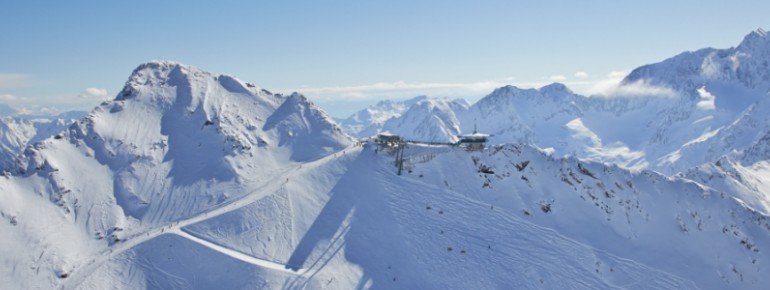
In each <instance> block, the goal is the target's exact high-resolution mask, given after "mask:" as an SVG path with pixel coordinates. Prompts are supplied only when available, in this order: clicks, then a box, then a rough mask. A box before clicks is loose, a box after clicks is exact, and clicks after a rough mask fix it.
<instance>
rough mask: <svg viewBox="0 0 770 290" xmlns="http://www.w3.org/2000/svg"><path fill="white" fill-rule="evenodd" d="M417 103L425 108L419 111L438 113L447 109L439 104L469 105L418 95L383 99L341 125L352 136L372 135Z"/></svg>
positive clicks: (458, 106)
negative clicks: (403, 98)
mask: <svg viewBox="0 0 770 290" xmlns="http://www.w3.org/2000/svg"><path fill="white" fill-rule="evenodd" d="M415 105H418V107H423V109H416V110H417V111H419V110H426V109H427V110H429V111H432V110H434V109H435V110H437V111H436V112H437V115H441V114H442V113H440V112H438V111H440V110H442V109H446V108H438V109H436V107H437V106H438V107H446V106H450V107H451V108H458V109H461V108H463V107H467V106H468V104H467V103H466V102H465V100H463V99H457V100H447V99H438V98H429V97H427V96H417V97H414V98H411V99H408V100H404V101H393V100H383V101H379V102H377V104H375V105H373V106H369V107H368V108H366V109H363V110H361V111H358V112H356V113H354V114H353V115H351V116H350V117H348V118H346V119H343V120H341V121H340V126H341V127H342V129H343V130H344V131H345V132H346V133H348V134H350V135H351V136H355V137H358V138H366V137H371V136H374V135H376V134H377V133H379V132H381V131H383V127H385V124H386V123H387V122H388V121H389V120H390V119H395V118H398V117H401V116H402V115H403V114H404V113H405V112H407V111H408V110H410V109H411V108H412V107H413V106H415ZM428 107H430V108H428ZM446 113H448V114H454V113H453V112H448V111H446V110H444V114H446ZM416 114H417V112H411V115H412V116H415V115H416ZM408 125H409V124H405V126H408ZM388 126H390V127H396V126H398V125H397V124H390V125H388ZM412 129H414V128H412ZM436 129H437V130H438V131H441V130H443V129H445V128H443V127H441V128H436ZM385 130H387V129H385ZM438 131H437V132H438ZM439 134H440V133H437V135H439ZM439 138H440V139H446V138H445V137H444V136H443V135H442V136H440V137H439Z"/></svg>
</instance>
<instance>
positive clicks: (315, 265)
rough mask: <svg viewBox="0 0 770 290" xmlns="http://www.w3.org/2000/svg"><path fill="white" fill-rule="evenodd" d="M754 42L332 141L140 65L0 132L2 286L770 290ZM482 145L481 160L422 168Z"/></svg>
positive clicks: (306, 111)
mask: <svg viewBox="0 0 770 290" xmlns="http://www.w3.org/2000/svg"><path fill="white" fill-rule="evenodd" d="M769 39H770V37H768V36H767V34H766V33H765V32H764V31H762V30H758V31H755V32H753V33H752V34H750V35H748V36H747V37H746V39H745V40H744V42H743V43H742V44H741V45H739V46H738V47H736V48H731V49H726V50H715V49H706V50H700V51H697V52H693V53H684V54H682V55H679V56H676V57H674V58H671V59H669V60H666V61H664V62H661V63H659V64H653V65H649V66H644V67H641V68H639V69H637V70H634V71H633V72H632V73H631V74H630V75H629V76H628V77H627V78H626V80H625V81H624V82H625V83H626V84H636V85H638V84H640V83H643V84H645V85H650V86H655V87H658V88H666V89H664V90H657V91H656V92H674V93H673V95H666V96H617V97H614V98H613V97H606V96H605V97H600V96H592V97H584V96H580V95H576V94H574V93H573V92H571V91H570V90H569V89H568V88H567V87H566V86H564V85H561V84H552V85H549V86H545V87H543V88H539V89H520V88H516V87H513V86H506V87H502V88H499V89H496V90H495V91H494V92H492V93H491V94H490V95H489V96H487V97H485V98H484V99H482V100H480V101H479V102H477V103H475V104H473V105H469V104H467V103H465V102H463V101H460V100H446V99H437V98H429V97H418V98H415V99H412V100H409V101H405V102H381V103H379V104H378V105H376V106H374V107H372V108H369V109H367V110H366V111H362V112H360V113H358V114H356V115H354V116H352V117H351V118H349V119H347V120H344V121H343V122H342V127H341V126H339V125H337V124H336V123H335V122H334V120H333V119H332V118H331V117H330V116H328V115H327V114H326V113H325V112H324V111H323V110H321V109H320V108H319V107H318V106H316V105H315V104H314V103H313V102H311V101H309V100H308V99H307V98H306V97H305V96H302V95H300V94H297V93H294V94H290V95H282V94H274V93H271V92H269V91H267V90H264V89H261V88H258V87H256V86H255V85H253V84H250V83H246V82H243V81H241V80H239V79H237V78H234V77H231V76H227V75H218V74H213V73H209V72H206V71H203V70H201V69H198V68H195V67H192V66H188V65H184V64H180V63H176V62H169V61H154V62H149V63H146V64H142V65H140V66H139V67H138V68H137V69H136V70H135V71H134V72H133V73H132V74H131V75H130V77H129V79H128V81H127V82H126V85H125V87H124V88H123V90H122V91H121V92H120V93H119V94H118V95H117V97H116V98H115V99H114V100H113V101H109V102H105V103H103V104H101V105H99V106H98V107H96V108H95V109H94V110H93V111H91V112H89V113H88V114H87V115H86V116H85V117H83V118H81V119H77V120H72V121H70V122H67V121H62V122H57V123H55V124H56V126H58V127H55V128H56V129H55V130H54V129H40V128H43V127H45V128H49V127H46V126H48V125H46V126H43V127H41V126H42V125H34V124H33V123H24V122H22V121H17V120H15V119H3V123H0V125H3V126H5V127H0V129H2V130H0V133H2V136H3V138H4V139H3V142H4V143H1V144H3V146H4V147H3V149H4V150H5V151H4V153H3V154H4V155H3V156H2V158H3V159H1V160H2V161H3V163H2V165H3V166H4V170H5V171H4V174H3V176H0V232H2V233H3V235H2V236H0V285H3V286H2V288H4V289H5V288H8V289H144V288H150V289H253V288H267V289H359V288H366V289H369V288H377V289H518V288H538V289H543V288H544V289H616V288H618V289H767V288H768V287H770V275H767V273H768V271H767V269H766V265H767V264H768V263H770V216H769V215H768V214H769V213H770V195H768V189H769V188H768V186H767V184H770V161H769V160H770V149H769V148H770V147H768V146H769V145H768V144H770V143H768V140H770V137H768V136H770V134H769V133H768V132H767V128H768V125H770V122H768V121H770V120H768V117H767V116H768V112H767V108H770V106H768V105H767V102H768V101H767V99H768V97H767V92H768V89H770V79H769V78H768V77H769V76H770V74H768V73H767V72H768V70H767V69H768V67H767V66H768V65H767V63H768V62H767V61H768V60H770V57H768V56H769V54H768V53H767V52H768V51H770V50H768V49H770V40H769ZM738 60H740V61H738ZM683 71H684V72H688V73H682V72H683ZM667 94H668V93H667ZM17 123H18V124H17ZM46 124H48V123H46ZM52 124H53V123H52ZM67 124H69V125H67ZM474 125H477V126H478V128H479V129H480V131H482V132H487V133H492V134H494V135H493V137H492V138H493V140H492V141H493V142H492V143H491V144H488V146H487V147H486V148H485V149H483V150H480V151H468V150H466V149H464V148H461V147H458V146H451V145H435V144H436V143H430V144H433V145H429V142H454V141H456V140H457V135H458V134H461V133H467V132H470V131H472V130H473V128H474ZM34 126H37V127H34ZM33 127H34V128H36V129H35V130H32V129H31V128H33ZM51 128H53V127H51ZM342 128H344V129H345V130H346V131H348V132H350V133H351V134H350V135H354V136H357V137H368V136H371V135H373V134H376V133H377V132H381V131H390V132H394V133H398V134H401V135H402V136H404V137H405V138H407V139H411V140H419V141H426V143H419V142H410V143H404V144H400V145H399V146H396V147H394V146H387V145H383V144H376V143H375V142H372V141H357V140H355V139H354V138H352V137H350V135H348V134H346V133H345V132H343V129H342ZM629 128H633V130H630V129H629ZM399 150H400V152H401V153H403V155H402V156H403V161H404V162H403V166H404V167H403V169H404V170H403V172H402V174H401V175H399V174H397V172H398V170H397V168H396V166H395V165H397V163H396V156H397V151H399ZM653 170H654V171H653Z"/></svg>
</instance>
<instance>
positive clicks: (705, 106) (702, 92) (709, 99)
mask: <svg viewBox="0 0 770 290" xmlns="http://www.w3.org/2000/svg"><path fill="white" fill-rule="evenodd" d="M698 95H699V96H700V101H698V103H697V104H695V106H697V107H698V109H701V110H714V109H716V105H715V104H714V101H716V99H717V98H716V97H715V96H714V95H712V94H711V93H710V92H709V91H707V90H706V87H700V88H699V89H698Z"/></svg>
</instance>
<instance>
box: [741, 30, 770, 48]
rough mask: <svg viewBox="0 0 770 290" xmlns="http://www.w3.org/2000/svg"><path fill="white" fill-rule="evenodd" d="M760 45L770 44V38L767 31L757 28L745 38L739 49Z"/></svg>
mask: <svg viewBox="0 0 770 290" xmlns="http://www.w3.org/2000/svg"><path fill="white" fill-rule="evenodd" d="M758 43H770V37H768V35H767V31H765V30H764V29H762V28H757V29H756V30H754V31H752V32H751V33H749V34H747V35H746V36H745V37H743V41H742V42H741V44H740V45H738V47H746V46H752V45H755V44H758Z"/></svg>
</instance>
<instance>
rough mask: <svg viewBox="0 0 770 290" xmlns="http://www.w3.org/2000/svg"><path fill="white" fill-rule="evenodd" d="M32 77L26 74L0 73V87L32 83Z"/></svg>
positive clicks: (14, 86) (22, 85)
mask: <svg viewBox="0 0 770 290" xmlns="http://www.w3.org/2000/svg"><path fill="white" fill-rule="evenodd" d="M31 80H32V77H30V76H29V75H26V74H17V73H0V89H10V88H18V87H24V86H27V85H29V84H30V81H31Z"/></svg>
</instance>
